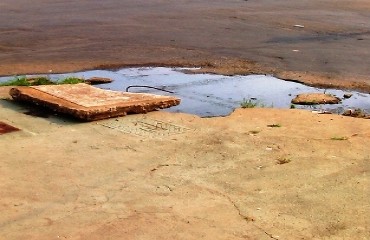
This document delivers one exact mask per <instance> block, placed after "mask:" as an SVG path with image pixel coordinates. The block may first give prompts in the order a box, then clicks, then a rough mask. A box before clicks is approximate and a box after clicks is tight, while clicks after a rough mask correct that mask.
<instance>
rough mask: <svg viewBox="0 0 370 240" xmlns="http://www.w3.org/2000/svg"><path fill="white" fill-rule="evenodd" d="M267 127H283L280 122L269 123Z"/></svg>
mask: <svg viewBox="0 0 370 240" xmlns="http://www.w3.org/2000/svg"><path fill="white" fill-rule="evenodd" d="M267 127H270V128H279V127H281V124H279V123H276V124H269V125H267Z"/></svg>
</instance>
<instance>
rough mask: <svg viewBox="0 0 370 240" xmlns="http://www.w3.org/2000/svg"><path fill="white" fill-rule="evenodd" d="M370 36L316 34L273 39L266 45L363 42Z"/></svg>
mask: <svg viewBox="0 0 370 240" xmlns="http://www.w3.org/2000/svg"><path fill="white" fill-rule="evenodd" d="M365 35H370V31H364V32H350V33H326V34H319V33H317V34H315V35H311V36H303V37H302V36H294V37H277V38H272V39H270V40H268V41H266V43H299V42H312V41H323V42H327V41H336V40H341V39H357V40H363V38H361V37H362V36H365Z"/></svg>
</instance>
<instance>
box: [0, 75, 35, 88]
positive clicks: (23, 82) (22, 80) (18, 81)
mask: <svg viewBox="0 0 370 240" xmlns="http://www.w3.org/2000/svg"><path fill="white" fill-rule="evenodd" d="M0 86H1V87H2V86H31V84H30V83H29V82H28V81H27V78H26V77H25V76H21V77H14V78H13V79H11V80H9V81H6V82H3V83H0Z"/></svg>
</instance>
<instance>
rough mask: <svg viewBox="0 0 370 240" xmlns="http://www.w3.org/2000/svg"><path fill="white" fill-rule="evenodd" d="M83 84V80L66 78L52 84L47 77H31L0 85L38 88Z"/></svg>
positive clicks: (17, 78) (18, 78)
mask: <svg viewBox="0 0 370 240" xmlns="http://www.w3.org/2000/svg"><path fill="white" fill-rule="evenodd" d="M83 82H85V80H84V79H80V78H76V77H67V78H65V79H62V80H60V81H57V82H53V81H51V80H50V78H48V77H32V78H27V77H26V76H16V77H14V78H13V79H11V80H9V81H6V82H3V83H0V87H2V86H39V85H54V84H77V83H83Z"/></svg>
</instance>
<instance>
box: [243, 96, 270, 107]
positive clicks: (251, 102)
mask: <svg viewBox="0 0 370 240" xmlns="http://www.w3.org/2000/svg"><path fill="white" fill-rule="evenodd" d="M240 107H241V108H255V107H261V108H264V107H266V105H265V104H264V103H263V102H261V101H258V100H253V99H246V98H243V101H241V102H240Z"/></svg>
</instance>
